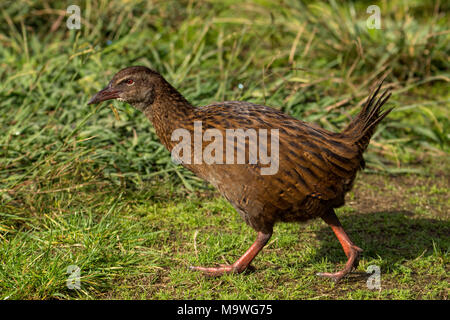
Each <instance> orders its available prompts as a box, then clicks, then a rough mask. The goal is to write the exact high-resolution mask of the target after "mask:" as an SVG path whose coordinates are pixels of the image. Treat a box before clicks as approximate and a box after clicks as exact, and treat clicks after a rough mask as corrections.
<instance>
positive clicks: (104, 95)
mask: <svg viewBox="0 0 450 320" xmlns="http://www.w3.org/2000/svg"><path fill="white" fill-rule="evenodd" d="M117 98H119V91H117V90H114V89H112V88H110V87H109V86H108V87H106V88H105V89H103V90H100V91H99V92H97V93H96V94H95V95H94V96H93V97H92V98H91V100H89V101H88V103H87V104H95V103H100V102H102V101H106V100H111V99H117Z"/></svg>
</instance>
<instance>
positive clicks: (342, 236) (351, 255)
mask: <svg viewBox="0 0 450 320" xmlns="http://www.w3.org/2000/svg"><path fill="white" fill-rule="evenodd" d="M322 219H323V220H324V221H325V222H326V223H327V224H328V225H329V226H330V227H331V229H333V231H334V234H335V235H336V237H337V238H338V240H339V242H340V243H341V245H342V248H343V249H344V252H345V255H346V256H347V258H348V260H347V263H346V264H345V267H344V269H342V270H341V271H339V272H336V273H318V274H317V275H318V276H322V277H328V278H332V279H334V280H335V281H336V282H337V281H339V280H341V279H342V278H343V277H344V276H346V275H347V274H349V273H350V272H351V271H352V270H353V269H355V268H357V267H358V262H359V254H360V253H361V252H362V251H363V250H362V249H361V248H358V247H357V246H355V245H354V244H353V242H352V241H351V240H350V238H349V237H348V235H347V233H345V231H344V228H343V227H342V225H341V223H340V222H339V219H338V217H337V216H336V214H335V213H334V210H333V209H331V210H329V211H328V212H327V213H325V214H324V215H323V216H322Z"/></svg>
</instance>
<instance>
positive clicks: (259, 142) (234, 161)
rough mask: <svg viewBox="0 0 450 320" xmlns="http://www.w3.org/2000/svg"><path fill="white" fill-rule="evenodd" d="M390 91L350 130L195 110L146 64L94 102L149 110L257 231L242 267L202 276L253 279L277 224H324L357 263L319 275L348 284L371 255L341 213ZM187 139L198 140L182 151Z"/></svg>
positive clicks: (229, 108)
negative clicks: (249, 271) (252, 268)
mask: <svg viewBox="0 0 450 320" xmlns="http://www.w3.org/2000/svg"><path fill="white" fill-rule="evenodd" d="M380 88H381V84H380V85H379V86H378V88H377V89H376V90H375V91H374V92H373V93H372V94H371V95H369V97H368V98H367V102H366V103H365V105H364V107H363V108H362V110H361V112H360V113H359V114H358V115H357V116H356V117H355V118H354V119H353V121H352V122H351V123H350V124H349V125H348V126H347V127H346V128H345V129H344V130H343V131H342V132H340V133H334V132H330V131H327V130H325V129H322V128H320V127H317V126H315V125H313V124H309V123H306V122H303V121H301V120H298V119H295V118H293V117H291V116H289V115H287V114H284V113H282V112H281V111H279V110H276V109H273V108H270V107H267V106H263V105H257V104H253V103H248V102H243V101H226V102H220V103H214V104H211V105H208V106H203V107H194V106H192V105H191V104H190V103H189V102H188V101H187V100H186V99H185V98H184V97H183V96H182V95H181V94H180V93H179V92H178V91H177V90H176V89H175V88H173V87H172V86H171V85H170V84H169V83H168V82H167V81H166V80H165V79H164V78H163V77H162V76H161V75H160V74H159V73H157V72H155V71H153V70H150V69H148V68H146V67H129V68H125V69H122V70H120V71H119V72H118V73H117V74H116V75H114V77H113V78H112V80H111V81H110V82H109V84H108V86H107V87H106V88H104V89H103V90H101V91H99V92H98V93H97V94H96V95H95V96H94V97H93V98H92V99H91V100H90V101H89V102H88V104H93V103H99V102H102V101H105V100H109V99H118V100H120V101H125V102H128V103H129V104H131V105H132V106H134V107H135V108H136V109H138V110H140V111H142V112H143V113H144V114H145V115H146V116H147V118H148V119H149V120H150V121H151V122H152V123H153V126H154V128H155V130H156V133H157V135H158V137H159V138H160V140H161V142H162V143H163V144H164V146H165V147H166V148H167V149H168V150H169V151H171V152H172V155H174V153H177V152H178V156H174V159H175V160H178V161H180V159H181V160H182V159H184V160H183V161H181V164H182V165H183V166H184V167H186V168H187V169H189V170H191V171H192V172H194V173H195V174H196V175H197V176H198V177H200V178H202V179H204V180H206V181H208V182H210V183H211V184H212V185H214V186H215V187H216V188H217V189H218V190H219V191H220V193H221V194H222V195H223V196H224V197H225V198H226V199H227V200H228V201H229V202H230V203H231V204H232V205H233V207H234V208H235V209H236V210H237V212H239V214H240V215H241V216H242V218H243V219H244V220H245V222H246V223H247V224H248V225H250V226H251V227H252V228H253V229H255V230H256V231H257V233H258V234H257V238H256V241H255V242H254V243H253V245H252V246H251V247H250V248H249V249H248V250H247V251H246V252H245V253H244V255H242V257H240V258H239V259H238V260H237V261H236V262H235V263H233V264H232V265H221V266H219V267H191V268H192V269H194V270H199V271H203V272H204V273H206V274H208V275H214V276H218V275H222V274H224V273H240V272H243V271H244V270H245V269H246V268H247V267H248V266H249V265H250V263H251V261H252V260H253V259H254V258H255V256H256V255H257V254H258V252H259V251H260V250H261V249H262V248H263V247H264V246H265V245H266V243H267V242H268V241H269V239H270V237H271V235H272V230H273V226H274V224H275V223H277V222H302V221H306V220H309V219H313V218H317V217H320V218H322V219H323V220H324V221H325V222H326V223H327V224H328V225H330V226H331V228H332V230H333V231H334V233H335V235H336V236H337V238H338V240H339V242H340V243H341V245H342V248H343V249H344V252H345V255H346V256H347V258H348V260H347V263H346V265H345V267H344V269H343V270H341V271H339V272H336V273H320V274H318V275H321V276H325V277H329V278H332V279H334V280H336V281H338V280H340V279H341V278H342V277H344V276H345V275H347V274H348V273H349V272H351V271H352V270H353V269H354V268H356V267H357V266H358V260H359V256H360V253H361V252H362V249H360V248H359V247H357V246H356V245H354V244H353V242H352V241H351V240H350V238H349V237H348V235H347V234H346V232H345V231H344V229H343V227H342V225H341V223H340V222H339V220H338V218H337V216H336V214H335V212H334V208H337V207H340V206H342V205H344V196H345V194H346V193H347V192H348V191H349V190H350V189H351V188H352V185H353V182H354V180H355V177H356V173H357V172H358V171H359V170H360V169H362V168H364V159H363V152H364V151H365V150H366V148H367V145H368V144H369V141H370V138H371V136H372V134H373V133H374V130H375V128H376V126H377V124H378V123H380V121H381V120H383V118H384V117H386V115H387V114H388V113H389V112H390V111H391V110H392V109H388V110H386V111H384V112H380V110H381V107H382V106H383V104H384V103H385V102H386V101H387V100H388V98H389V96H390V93H388V92H387V91H385V92H384V93H383V94H382V95H381V97H379V98H377V95H378V93H379V91H380ZM177 129H179V130H177ZM240 129H241V130H240ZM177 132H178V133H181V134H185V133H187V134H189V135H190V136H191V137H193V139H187V138H186V139H187V141H185V143H184V144H181V143H179V141H180V140H181V135H180V134H175V133H177ZM269 133H270V134H269ZM233 134H234V135H233ZM196 138H197V139H196ZM213 138H215V139H213ZM198 139H200V142H198V141H199V140H198ZM235 142H236V143H235ZM199 143H200V144H199ZM214 143H215V145H214V146H215V147H214V148H213V147H211V145H212V144H214ZM255 145H256V147H259V149H260V150H256V149H255V148H254V146H255ZM180 146H181V147H180ZM227 148H228V149H227ZM180 150H182V152H180ZM192 150H194V152H193V153H194V154H188V152H189V151H192ZM223 150H226V152H224V151H223ZM269 150H270V153H269ZM228 151H230V154H231V155H229V154H228ZM234 151H235V152H234ZM202 152H203V154H202ZM191 153H192V152H191ZM205 153H206V156H205ZM242 155H243V156H242ZM264 169H265V170H266V172H265V173H263V170H264Z"/></svg>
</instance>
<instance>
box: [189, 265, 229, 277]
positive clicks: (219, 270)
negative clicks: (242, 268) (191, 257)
mask: <svg viewBox="0 0 450 320" xmlns="http://www.w3.org/2000/svg"><path fill="white" fill-rule="evenodd" d="M190 269H191V270H195V271H200V272H203V273H204V274H205V275H207V276H211V277H219V276H222V275H224V274H227V273H237V270H236V268H235V267H234V266H233V265H221V266H220V267H196V266H191V267H190Z"/></svg>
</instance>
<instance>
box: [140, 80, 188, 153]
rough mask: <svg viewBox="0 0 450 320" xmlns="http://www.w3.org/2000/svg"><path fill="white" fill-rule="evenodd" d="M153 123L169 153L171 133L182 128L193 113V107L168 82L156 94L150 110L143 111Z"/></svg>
mask: <svg viewBox="0 0 450 320" xmlns="http://www.w3.org/2000/svg"><path fill="white" fill-rule="evenodd" d="M144 113H145V115H146V116H147V118H149V120H150V121H151V122H152V123H153V126H154V127H155V131H156V134H157V135H158V137H159V138H160V140H161V142H162V143H163V144H164V146H165V147H166V148H167V149H168V150H169V151H171V150H172V147H173V142H172V141H171V137H172V132H173V131H174V130H176V129H180V128H184V126H185V122H186V119H188V118H190V117H191V115H192V114H193V113H194V107H193V106H192V105H191V104H190V103H189V102H188V101H187V100H186V98H184V97H183V95H182V94H181V93H179V92H178V91H177V90H176V89H175V88H174V87H172V86H171V85H170V84H169V83H168V82H166V83H165V85H164V86H163V87H162V88H159V91H158V92H157V94H156V98H155V101H154V102H153V104H152V107H151V108H148V109H147V110H145V111H144Z"/></svg>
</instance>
